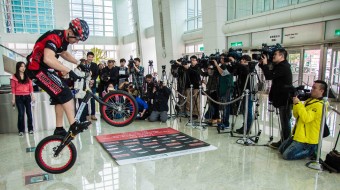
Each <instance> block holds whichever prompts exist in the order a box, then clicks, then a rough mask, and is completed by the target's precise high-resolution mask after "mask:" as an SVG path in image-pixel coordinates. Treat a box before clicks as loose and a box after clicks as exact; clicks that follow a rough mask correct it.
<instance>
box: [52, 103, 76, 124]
mask: <svg viewBox="0 0 340 190" xmlns="http://www.w3.org/2000/svg"><path fill="white" fill-rule="evenodd" d="M62 110H63V111H65V113H66V117H67V120H68V122H69V123H70V125H72V124H73V123H74V122H75V119H74V117H75V113H74V102H73V99H71V100H69V101H68V102H66V103H64V104H62ZM56 112H57V110H56ZM61 119H63V117H61ZM57 122H58V121H57ZM61 123H62V121H61Z"/></svg>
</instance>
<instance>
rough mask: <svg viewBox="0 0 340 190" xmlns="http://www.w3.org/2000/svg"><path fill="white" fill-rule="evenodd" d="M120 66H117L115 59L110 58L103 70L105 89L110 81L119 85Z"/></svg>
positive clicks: (102, 76)
mask: <svg viewBox="0 0 340 190" xmlns="http://www.w3.org/2000/svg"><path fill="white" fill-rule="evenodd" d="M118 69H119V68H118V67H116V66H115V60H108V61H107V67H105V68H104V69H103V71H102V75H101V80H102V81H103V83H104V89H106V88H107V86H108V84H109V83H112V84H113V85H114V86H117V85H118V79H119V73H118Z"/></svg>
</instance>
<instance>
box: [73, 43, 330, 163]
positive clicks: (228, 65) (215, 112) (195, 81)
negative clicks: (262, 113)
mask: <svg viewBox="0 0 340 190" xmlns="http://www.w3.org/2000/svg"><path fill="white" fill-rule="evenodd" d="M265 48H267V49H264V48H263V49H261V50H260V53H259V54H256V53H255V54H253V55H252V57H250V56H249V55H245V54H244V55H242V50H241V49H237V50H233V49H230V50H229V52H227V53H222V54H219V53H216V54H212V55H210V56H205V55H203V56H202V57H201V58H200V59H198V58H197V57H196V56H195V55H193V56H191V57H190V58H188V56H185V57H183V58H180V59H178V60H171V61H170V65H171V74H172V76H173V77H174V78H177V89H176V90H177V91H178V92H179V93H180V94H183V95H185V96H186V98H183V97H182V96H178V102H177V103H178V105H181V104H182V103H184V102H186V103H185V106H182V107H180V106H176V111H177V113H178V115H179V116H187V117H189V115H190V114H192V117H193V118H194V119H198V118H199V117H200V116H201V115H203V114H204V116H205V118H206V119H210V123H211V124H217V130H218V131H219V132H220V131H223V130H226V129H228V128H230V121H229V119H230V115H231V114H235V112H236V111H237V108H238V106H237V103H233V104H228V105H224V104H223V105H219V104H217V103H216V102H214V101H211V100H209V99H208V100H207V104H208V110H207V112H206V113H200V111H201V110H200V103H201V100H200V96H199V88H200V86H202V85H203V84H205V87H206V90H205V93H204V94H207V95H208V96H210V97H211V98H212V99H213V100H216V101H219V102H222V103H226V102H230V101H231V100H233V99H236V98H238V97H240V96H241V95H242V94H243V93H244V92H245V89H248V90H250V91H249V95H248V96H244V98H243V100H242V101H238V102H241V103H242V104H241V106H240V108H241V112H242V113H247V115H246V116H245V114H243V119H244V120H243V121H246V122H244V123H243V124H242V126H240V127H239V128H238V129H236V132H237V133H239V134H243V133H244V131H245V132H246V133H249V132H250V130H251V126H252V124H253V120H254V119H253V113H254V110H253V104H254V101H256V99H254V96H255V94H256V91H255V87H254V86H255V84H254V83H255V82H254V78H253V79H251V77H254V75H255V77H256V76H257V73H256V69H255V66H256V65H257V64H258V65H259V68H261V70H262V72H263V75H264V76H265V79H266V80H271V81H272V85H271V89H270V92H269V101H270V102H271V103H272V105H273V106H274V108H276V109H278V111H279V125H280V126H281V129H280V130H281V131H280V132H281V139H280V141H278V142H273V143H271V144H269V146H270V147H272V148H275V149H279V150H280V152H281V153H282V154H283V158H284V159H288V160H292V159H301V158H305V157H310V156H313V155H314V154H315V150H316V147H317V143H318V139H317V137H318V133H319V131H320V130H319V126H320V122H321V116H322V105H323V104H322V101H321V99H322V97H323V96H324V95H325V92H326V90H327V84H326V83H325V82H324V81H320V80H317V81H315V84H314V85H313V87H312V90H311V93H310V95H311V97H310V98H308V99H307V98H306V97H301V96H298V93H297V92H298V90H297V89H296V88H293V87H292V72H291V69H290V64H289V63H288V61H287V51H286V50H285V49H284V48H282V47H281V46H279V45H277V46H270V47H268V46H267V47H265ZM92 59H93V53H92V52H89V53H88V54H87V60H83V61H84V63H85V65H86V67H87V68H89V70H90V71H91V76H90V77H89V78H88V80H87V84H86V85H89V87H90V88H91V89H92V91H93V92H98V93H99V96H104V95H105V94H107V93H109V92H110V91H112V90H115V89H120V90H125V91H127V92H129V93H130V94H131V95H133V96H134V97H135V98H136V102H137V103H138V110H139V114H138V116H137V118H138V119H140V120H146V119H147V120H149V121H150V122H153V121H161V122H165V121H166V120H167V119H168V114H167V113H168V111H169V106H168V101H169V97H170V95H171V90H170V89H169V87H167V86H166V85H164V84H163V81H162V80H160V81H157V80H156V79H155V77H153V76H152V75H151V74H147V75H145V76H144V67H143V66H141V63H140V59H139V58H134V59H132V58H130V60H128V63H127V61H126V60H125V59H120V64H119V66H116V64H115V61H114V60H108V61H107V66H106V65H103V64H99V65H98V66H97V65H96V64H92ZM149 64H150V65H152V62H149ZM78 69H79V68H78ZM162 69H163V72H165V66H164V67H163V66H162ZM163 72H162V73H163ZM78 75H81V73H78ZM252 75H253V76H252ZM97 77H99V79H100V80H99V84H98V85H96V82H95V79H96V78H97ZM74 86H75V88H79V86H83V84H75V85H74ZM78 90H81V89H78ZM191 93H192V94H191ZM79 95H80V94H78V96H77V98H79V99H81V98H82V96H79ZM246 97H248V100H247V101H246V100H245V98H246ZM299 98H306V99H303V100H306V102H307V103H304V104H302V103H301V102H300V99H299ZM191 99H192V100H191ZM190 102H192V105H191V103H190ZM245 102H248V106H247V110H244V107H245V106H244V104H245ZM191 106H192V110H191ZM93 107H94V105H93ZM91 108H92V102H91ZM91 110H92V109H91ZM292 110H293V111H294V117H296V118H297V122H296V123H297V124H296V125H295V127H294V129H293V130H292V127H291V122H290V121H291V117H292ZM190 111H192V113H190ZM88 115H92V116H91V119H93V120H96V118H95V116H94V114H93V112H92V113H91V114H88ZM82 119H84V117H82ZM245 123H246V124H245ZM292 131H293V134H292Z"/></svg>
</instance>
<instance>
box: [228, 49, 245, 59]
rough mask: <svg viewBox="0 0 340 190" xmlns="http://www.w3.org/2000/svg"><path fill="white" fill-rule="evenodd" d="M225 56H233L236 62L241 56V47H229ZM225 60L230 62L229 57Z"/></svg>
mask: <svg viewBox="0 0 340 190" xmlns="http://www.w3.org/2000/svg"><path fill="white" fill-rule="evenodd" d="M227 57H233V58H234V59H235V60H236V61H237V62H238V61H240V59H241V57H242V49H241V48H238V49H233V48H229V51H228V54H227ZM226 62H232V61H231V60H230V59H227V60H226Z"/></svg>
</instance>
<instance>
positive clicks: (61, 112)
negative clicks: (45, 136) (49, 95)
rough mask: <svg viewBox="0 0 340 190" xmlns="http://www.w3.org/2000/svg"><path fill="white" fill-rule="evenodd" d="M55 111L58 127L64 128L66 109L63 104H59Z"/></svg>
mask: <svg viewBox="0 0 340 190" xmlns="http://www.w3.org/2000/svg"><path fill="white" fill-rule="evenodd" d="M54 109H55V117H56V123H57V125H56V127H57V128H58V127H60V128H62V127H63V116H64V109H63V106H62V105H61V104H57V105H55V107H54Z"/></svg>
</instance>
